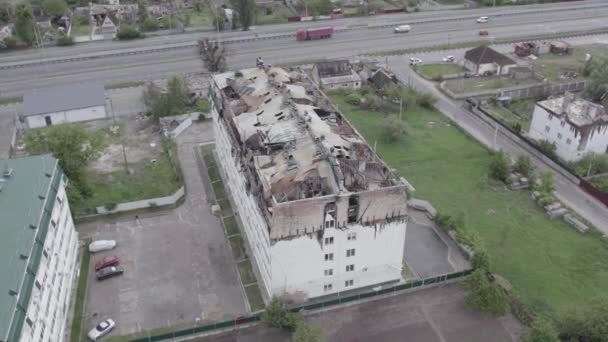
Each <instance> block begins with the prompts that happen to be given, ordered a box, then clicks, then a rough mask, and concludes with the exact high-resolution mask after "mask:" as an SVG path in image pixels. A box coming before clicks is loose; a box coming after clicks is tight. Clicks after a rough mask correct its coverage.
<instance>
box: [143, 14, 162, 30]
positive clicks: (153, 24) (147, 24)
mask: <svg viewBox="0 0 608 342" xmlns="http://www.w3.org/2000/svg"><path fill="white" fill-rule="evenodd" d="M141 29H142V30H143V31H146V32H150V31H156V30H158V20H156V19H154V18H152V17H148V18H146V19H145V20H144V21H143V23H141Z"/></svg>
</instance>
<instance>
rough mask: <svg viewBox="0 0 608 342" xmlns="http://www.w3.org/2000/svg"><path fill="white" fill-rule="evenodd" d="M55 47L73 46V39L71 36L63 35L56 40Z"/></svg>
mask: <svg viewBox="0 0 608 342" xmlns="http://www.w3.org/2000/svg"><path fill="white" fill-rule="evenodd" d="M57 45H59V46H70V45H74V39H73V38H72V37H71V36H68V35H65V34H64V35H62V36H61V37H59V38H58V39H57Z"/></svg>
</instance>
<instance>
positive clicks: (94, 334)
mask: <svg viewBox="0 0 608 342" xmlns="http://www.w3.org/2000/svg"><path fill="white" fill-rule="evenodd" d="M115 326H116V323H114V320H112V319H111V318H108V319H106V320H104V321H102V322H100V323H99V324H97V325H96V326H95V328H93V329H91V331H89V333H88V334H87V336H88V337H89V339H90V340H91V341H99V339H100V338H102V337H104V336H105V335H107V334H108V333H110V331H112V329H114V327H115Z"/></svg>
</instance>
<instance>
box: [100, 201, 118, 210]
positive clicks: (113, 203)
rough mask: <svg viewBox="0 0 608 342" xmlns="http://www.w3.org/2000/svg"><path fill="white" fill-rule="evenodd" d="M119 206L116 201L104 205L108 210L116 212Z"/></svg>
mask: <svg viewBox="0 0 608 342" xmlns="http://www.w3.org/2000/svg"><path fill="white" fill-rule="evenodd" d="M117 205H118V203H116V201H109V202H108V203H106V204H104V205H103V206H104V208H106V209H107V210H114V209H116V206H117Z"/></svg>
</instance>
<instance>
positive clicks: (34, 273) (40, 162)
mask: <svg viewBox="0 0 608 342" xmlns="http://www.w3.org/2000/svg"><path fill="white" fill-rule="evenodd" d="M66 184H67V179H66V178H65V176H64V175H63V172H62V171H61V169H60V167H59V163H58V161H57V159H55V158H53V157H52V156H50V155H42V156H34V157H27V158H18V159H7V160H0V217H1V218H2V219H1V222H2V223H1V226H2V234H3V236H2V240H1V241H0V256H1V257H2V260H3V262H2V266H0V272H1V273H2V276H1V277H0V284H1V288H2V293H1V294H0V296H1V297H2V298H1V299H0V341H3V342H41V341H44V342H46V341H64V332H65V327H66V322H67V319H68V316H69V313H70V299H71V297H72V290H73V289H72V285H73V284H74V280H75V279H74V278H75V276H76V273H77V254H78V233H77V232H76V230H75V229H74V222H73V221H72V215H71V212H70V205H69V202H68V198H67V195H66V191H65V187H66ZM85 276H86V275H85Z"/></svg>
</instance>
